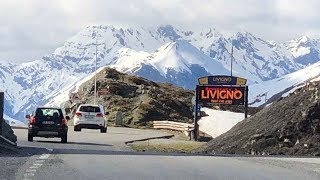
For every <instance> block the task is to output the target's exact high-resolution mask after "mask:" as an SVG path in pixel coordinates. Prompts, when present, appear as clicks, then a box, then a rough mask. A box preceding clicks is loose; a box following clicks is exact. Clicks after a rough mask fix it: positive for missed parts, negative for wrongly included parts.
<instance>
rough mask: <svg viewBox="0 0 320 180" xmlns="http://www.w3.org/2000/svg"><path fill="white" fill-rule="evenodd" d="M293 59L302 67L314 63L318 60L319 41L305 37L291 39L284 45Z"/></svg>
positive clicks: (319, 53)
mask: <svg viewBox="0 0 320 180" xmlns="http://www.w3.org/2000/svg"><path fill="white" fill-rule="evenodd" d="M284 47H286V48H287V49H288V50H289V51H290V52H291V54H292V56H293V57H294V61H295V62H297V63H299V64H302V65H310V64H313V63H316V62H317V61H319V59H320V40H319V39H310V38H309V37H307V36H302V37H300V38H296V39H293V40H291V41H289V42H286V43H285V44H284Z"/></svg>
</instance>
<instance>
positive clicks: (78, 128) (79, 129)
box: [73, 126, 81, 131]
mask: <svg viewBox="0 0 320 180" xmlns="http://www.w3.org/2000/svg"><path fill="white" fill-rule="evenodd" d="M73 130H74V131H81V128H80V127H79V126H74V128H73Z"/></svg>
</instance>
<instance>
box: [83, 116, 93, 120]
mask: <svg viewBox="0 0 320 180" xmlns="http://www.w3.org/2000/svg"><path fill="white" fill-rule="evenodd" d="M84 117H85V118H88V119H93V118H94V115H85V116H84Z"/></svg>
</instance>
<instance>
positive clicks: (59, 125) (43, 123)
mask: <svg viewBox="0 0 320 180" xmlns="http://www.w3.org/2000/svg"><path fill="white" fill-rule="evenodd" d="M26 118H28V119H29V123H28V141H33V137H45V138H54V137H60V138H61V142H62V143H67V141H68V125H67V120H69V119H70V118H69V116H66V117H64V115H63V112H62V110H61V109H60V108H52V107H38V108H37V109H36V110H35V111H34V113H33V114H32V115H26Z"/></svg>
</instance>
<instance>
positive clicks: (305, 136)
mask: <svg viewBox="0 0 320 180" xmlns="http://www.w3.org/2000/svg"><path fill="white" fill-rule="evenodd" d="M319 97H320V82H315V83H312V84H311V85H310V86H308V87H303V88H301V89H298V90H296V91H295V92H294V93H292V94H290V96H288V97H286V98H280V99H279V100H278V101H277V102H274V103H273V104H272V105H270V106H268V107H266V108H264V109H263V110H261V111H259V112H258V113H257V114H255V115H254V116H252V117H250V118H248V119H246V120H244V121H242V122H240V123H238V124H237V125H235V126H234V127H233V128H232V129H231V130H230V131H228V132H226V133H225V134H222V135H221V136H219V137H217V138H215V139H213V140H212V141H210V142H209V143H208V144H207V145H206V146H205V147H203V148H201V149H200V150H198V151H200V152H205V153H213V154H252V155H271V154H272V155H310V156H320V98H319Z"/></svg>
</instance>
